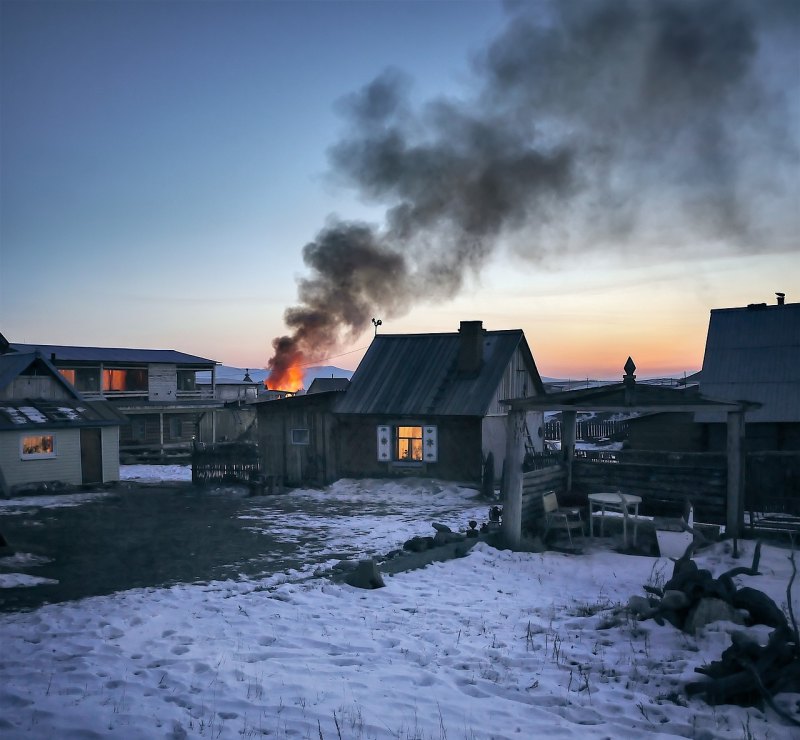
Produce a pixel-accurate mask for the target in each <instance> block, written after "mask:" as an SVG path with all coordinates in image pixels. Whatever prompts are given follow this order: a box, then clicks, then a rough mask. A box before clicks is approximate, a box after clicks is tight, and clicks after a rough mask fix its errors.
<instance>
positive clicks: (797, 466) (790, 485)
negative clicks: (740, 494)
mask: <svg viewBox="0 0 800 740" xmlns="http://www.w3.org/2000/svg"><path fill="white" fill-rule="evenodd" d="M745 489H746V493H745V509H746V510H747V511H756V512H776V513H782V514H794V515H798V516H800V452H750V453H748V454H747V468H746V473H745Z"/></svg>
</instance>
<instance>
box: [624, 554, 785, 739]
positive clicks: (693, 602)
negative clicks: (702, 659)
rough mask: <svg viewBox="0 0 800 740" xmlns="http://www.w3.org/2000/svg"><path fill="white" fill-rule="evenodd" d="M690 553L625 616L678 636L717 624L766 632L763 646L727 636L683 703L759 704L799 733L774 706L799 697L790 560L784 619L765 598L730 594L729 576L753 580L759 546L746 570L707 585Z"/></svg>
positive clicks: (737, 591)
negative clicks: (779, 697)
mask: <svg viewBox="0 0 800 740" xmlns="http://www.w3.org/2000/svg"><path fill="white" fill-rule="evenodd" d="M692 549H693V548H692V547H689V548H688V549H687V551H686V553H685V554H684V555H683V556H682V557H681V558H680V559H678V560H676V561H675V567H674V569H673V573H672V578H671V579H670V580H669V581H667V583H665V584H664V587H663V588H657V587H653V586H645V591H647V593H648V594H649V596H648V597H647V598H645V597H640V596H633V597H631V599H630V601H629V603H628V608H629V610H630V611H631V612H632V613H634V614H635V615H636V616H637V617H638V618H639V619H649V618H652V619H654V620H655V621H656V622H658V623H659V624H662V625H663V624H664V623H665V622H669V623H671V624H672V625H674V626H675V627H677V628H678V629H681V630H683V631H685V632H689V633H694V632H695V631H696V630H697V629H699V628H700V627H703V626H704V625H706V624H709V623H710V622H714V621H717V620H727V621H731V622H734V623H738V624H743V625H747V626H750V625H755V624H762V625H766V626H768V627H772V628H773V631H772V632H771V634H770V637H769V640H768V642H767V644H766V645H760V644H759V643H758V642H757V641H756V640H755V639H754V638H753V637H752V636H751V635H749V634H747V633H746V632H743V631H742V632H736V633H734V634H733V635H732V636H731V645H730V647H728V648H727V649H726V650H725V651H724V652H723V653H722V655H721V657H720V659H719V660H716V661H713V662H711V663H709V664H708V665H705V666H700V667H698V668H695V671H696V672H697V673H700V674H703V675H705V676H706V677H707V678H706V679H704V680H701V681H693V682H691V683H689V684H687V686H686V693H687V694H688V695H689V696H695V695H697V696H701V697H704V698H705V700H706V701H707V702H708V703H709V704H713V705H716V704H738V705H740V706H752V705H760V704H762V703H765V704H767V705H769V706H770V707H772V708H773V709H774V710H775V711H776V712H778V713H779V714H780V715H781V716H782V717H783V718H784V719H786V720H788V721H789V722H791V723H792V724H797V725H800V715H798V716H791V715H789V714H788V713H787V712H785V711H783V710H781V709H780V708H779V707H777V706H776V705H775V703H774V700H773V697H774V696H775V695H776V694H779V693H785V692H788V693H800V635H798V628H797V622H796V620H795V617H794V613H793V611H792V599H791V588H792V582H793V581H794V578H795V575H796V566H795V562H794V553H792V555H791V558H790V559H791V562H792V577H791V578H790V580H789V584H788V586H787V589H786V593H787V603H788V604H789V619H787V617H786V615H785V614H784V613H783V611H782V610H781V609H780V607H778V605H777V604H776V603H775V602H774V601H773V600H772V599H771V598H770V597H769V596H767V595H766V594H765V593H763V592H762V591H759V590H757V589H755V588H750V587H748V586H744V587H741V588H737V586H736V584H735V583H734V581H733V579H734V577H735V576H739V575H748V576H757V575H760V574H759V572H758V564H759V559H760V556H761V543H758V544H757V545H756V548H755V551H754V554H753V561H752V565H751V566H750V567H746V566H740V567H736V568H733V569H731V570H729V571H727V572H726V573H723V574H722V575H721V576H719V577H718V578H714V577H713V576H712V574H711V572H710V571H708V570H705V569H701V568H698V566H697V564H696V563H695V562H694V560H692V559H691V552H692Z"/></svg>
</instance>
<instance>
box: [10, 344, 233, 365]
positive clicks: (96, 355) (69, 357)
mask: <svg viewBox="0 0 800 740" xmlns="http://www.w3.org/2000/svg"><path fill="white" fill-rule="evenodd" d="M10 346H11V349H12V350H15V351H17V352H36V351H38V352H41V353H42V354H43V355H44V356H45V357H48V358H50V357H52V355H55V356H56V362H59V363H62V362H119V363H125V362H130V363H145V364H146V363H151V362H162V363H168V364H175V365H216V364H218V363H217V362H216V360H208V359H206V358H205V357H197V356H196V355H187V354H186V353H185V352H178V351H177V350H174V349H128V348H121V347H72V346H68V345H60V344H16V343H13V342H12V343H11V345H10Z"/></svg>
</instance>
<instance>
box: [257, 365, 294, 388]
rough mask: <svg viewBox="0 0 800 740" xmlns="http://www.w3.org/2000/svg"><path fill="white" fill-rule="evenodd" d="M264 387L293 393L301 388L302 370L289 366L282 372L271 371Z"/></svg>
mask: <svg viewBox="0 0 800 740" xmlns="http://www.w3.org/2000/svg"><path fill="white" fill-rule="evenodd" d="M264 385H265V386H266V387H267V388H268V389H271V390H274V391H290V392H292V393H295V392H296V391H299V390H300V389H301V388H302V387H303V368H302V367H301V366H300V365H290V366H289V367H286V368H283V369H282V370H280V371H278V370H273V371H272V372H271V373H270V375H269V378H268V379H267V380H265V381H264Z"/></svg>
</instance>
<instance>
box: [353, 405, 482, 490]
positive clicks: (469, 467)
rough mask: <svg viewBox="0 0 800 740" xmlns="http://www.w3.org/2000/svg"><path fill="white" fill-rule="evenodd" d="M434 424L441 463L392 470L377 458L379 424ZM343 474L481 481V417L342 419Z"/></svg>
mask: <svg viewBox="0 0 800 740" xmlns="http://www.w3.org/2000/svg"><path fill="white" fill-rule="evenodd" d="M400 423H403V424H411V425H417V424H420V425H422V424H434V425H436V427H437V430H438V442H439V459H438V461H437V462H435V463H422V464H421V465H420V466H419V467H416V466H414V467H401V466H393V465H391V464H390V463H386V462H380V461H379V460H378V458H377V446H376V445H377V443H376V437H375V429H376V427H377V426H378V425H380V424H389V425H391V426H395V425H397V424H400ZM338 449H339V453H340V457H339V460H340V466H341V467H340V471H339V472H340V474H341V475H342V476H344V477H351V478H362V477H368V476H375V477H385V476H392V475H403V474H407V475H420V476H425V477H431V478H441V479H442V480H455V481H479V480H480V478H481V473H482V466H483V455H482V450H481V419H480V418H479V417H420V418H415V419H397V418H389V417H384V416H357V417H356V416H353V417H346V416H342V417H339V426H338Z"/></svg>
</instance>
